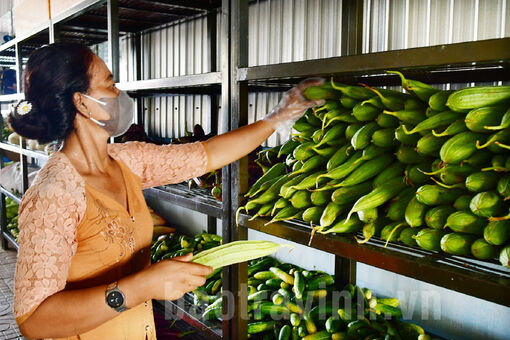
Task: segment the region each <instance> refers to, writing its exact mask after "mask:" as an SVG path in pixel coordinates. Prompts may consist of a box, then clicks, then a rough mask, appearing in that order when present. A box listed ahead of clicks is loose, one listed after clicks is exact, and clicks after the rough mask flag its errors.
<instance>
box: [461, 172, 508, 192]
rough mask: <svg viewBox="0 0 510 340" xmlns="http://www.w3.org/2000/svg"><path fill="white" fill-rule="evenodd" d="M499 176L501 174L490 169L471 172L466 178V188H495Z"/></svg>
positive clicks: (473, 190) (470, 189)
mask: <svg viewBox="0 0 510 340" xmlns="http://www.w3.org/2000/svg"><path fill="white" fill-rule="evenodd" d="M501 177H502V175H501V174H499V173H494V172H492V171H480V172H475V173H472V174H471V175H469V176H468V177H467V178H466V182H465V183H466V189H468V190H469V191H472V192H482V191H488V190H492V189H494V188H496V186H497V185H498V181H499V180H500V178H501Z"/></svg>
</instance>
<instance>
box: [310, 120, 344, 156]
mask: <svg viewBox="0 0 510 340" xmlns="http://www.w3.org/2000/svg"><path fill="white" fill-rule="evenodd" d="M346 128H347V124H345V123H339V124H336V125H334V126H332V127H330V128H328V129H327V131H326V132H324V135H323V136H322V139H321V141H320V142H319V143H318V144H316V145H315V146H314V147H313V148H314V149H315V150H316V149H317V148H318V147H319V146H321V145H323V144H328V145H338V144H339V143H340V142H341V141H342V140H344V138H343V137H345V129H346Z"/></svg>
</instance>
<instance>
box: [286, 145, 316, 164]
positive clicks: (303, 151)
mask: <svg viewBox="0 0 510 340" xmlns="http://www.w3.org/2000/svg"><path fill="white" fill-rule="evenodd" d="M314 146H315V143H313V142H306V143H303V144H301V145H298V146H297V147H296V148H295V149H294V152H293V153H292V156H293V157H294V158H295V159H297V160H298V161H302V162H304V161H306V160H307V159H309V158H310V157H313V156H315V155H317V152H315V150H314V149H313V147H314Z"/></svg>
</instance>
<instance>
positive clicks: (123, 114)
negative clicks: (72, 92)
mask: <svg viewBox="0 0 510 340" xmlns="http://www.w3.org/2000/svg"><path fill="white" fill-rule="evenodd" d="M83 95H84V96H85V97H87V98H89V99H90V100H93V101H95V102H96V103H98V104H100V105H102V106H103V109H104V110H105V111H106V112H108V114H109V115H110V119H108V120H97V119H94V118H92V117H90V120H92V121H93V122H94V123H96V124H97V125H99V126H101V127H103V129H105V130H106V131H107V132H108V133H109V134H110V137H117V136H120V135H123V134H124V133H125V132H126V131H127V130H128V129H129V127H130V126H131V123H132V122H133V117H134V108H135V107H134V101H133V99H131V98H130V97H129V96H128V95H127V93H126V92H124V91H120V93H119V96H118V97H116V98H101V99H96V98H93V97H91V96H88V95H86V94H84V93H83Z"/></svg>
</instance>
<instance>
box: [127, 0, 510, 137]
mask: <svg viewBox="0 0 510 340" xmlns="http://www.w3.org/2000/svg"><path fill="white" fill-rule="evenodd" d="M508 2H509V0H364V2H363V6H364V22H365V23H366V25H364V29H363V52H365V53H366V52H377V51H386V50H392V49H402V48H411V47H422V46H430V45H437V44H444V43H455V42H462V41H471V40H480V39H492V38H501V37H508V36H510V14H509V13H510V8H509V7H508V6H509V3H508ZM217 18H218V19H217V31H218V32H219V27H220V18H221V17H220V16H218V17H217ZM341 18H342V1H341V0H258V1H255V2H252V3H251V5H250V7H249V37H248V46H249V56H248V65H249V66H257V65H266V64H274V63H281V62H291V61H301V60H307V59H316V58H327V57H333V56H340V55H341V33H342V20H341ZM220 39H221V37H218V38H217V46H218V47H219V46H221V44H220V43H221V42H220ZM121 46H122V60H121V74H120V77H121V78H120V79H121V81H130V80H134V79H135V67H134V66H135V64H134V63H135V60H134V58H133V50H134V47H133V46H134V41H133V38H132V37H127V38H124V39H123V40H122V45H121ZM142 51H143V52H142V79H153V78H160V77H172V76H180V75H188V74H195V73H202V72H209V71H210V70H211V65H210V55H209V52H210V48H209V45H208V42H207V18H206V17H202V18H198V19H194V20H192V21H187V22H183V23H180V24H176V25H172V26H169V27H165V28H162V29H161V30H156V31H153V32H150V33H146V34H144V35H143V37H142ZM217 60H218V61H219V51H218V53H217ZM217 67H219V65H217ZM466 85H468V84H455V88H458V87H463V86H466ZM445 87H448V86H447V85H446V86H445ZM280 96H281V94H280V93H266V92H263V93H251V94H250V95H249V103H250V109H249V115H250V116H249V117H250V121H254V120H255V119H259V118H261V117H263V116H264V115H265V114H266V113H267V112H268V111H269V110H270V109H271V108H272V107H273V106H274V105H275V104H276V103H277V102H278V99H279V97H280ZM145 103H146V121H147V122H148V123H149V124H147V126H148V132H149V133H150V134H152V135H156V136H160V137H173V136H177V135H183V134H184V131H185V129H186V128H187V129H188V130H190V129H191V128H192V126H193V125H194V124H196V123H199V124H202V125H203V126H204V129H205V130H206V131H209V130H210V119H209V117H210V113H211V107H210V98H209V97H208V96H167V97H154V98H147V99H145ZM284 138H285V136H272V137H271V139H270V140H269V144H270V145H273V144H275V143H279V142H280V141H281V139H284Z"/></svg>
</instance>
